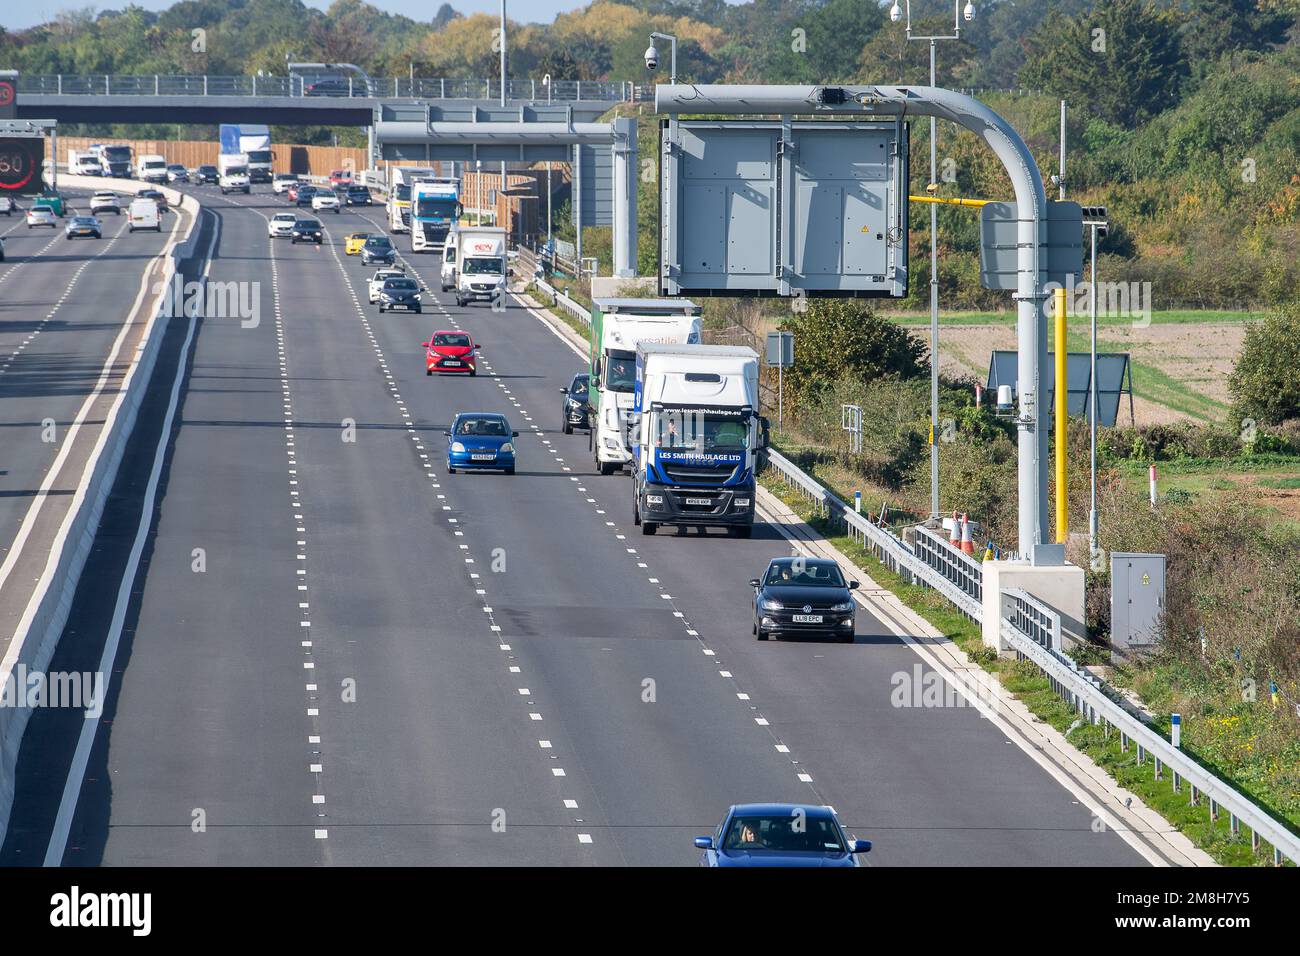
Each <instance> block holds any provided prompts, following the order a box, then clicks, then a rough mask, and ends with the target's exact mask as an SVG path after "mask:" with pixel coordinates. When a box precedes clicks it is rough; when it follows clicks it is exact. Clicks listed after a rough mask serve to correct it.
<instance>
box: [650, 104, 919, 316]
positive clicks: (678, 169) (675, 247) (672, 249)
mask: <svg viewBox="0 0 1300 956" xmlns="http://www.w3.org/2000/svg"><path fill="white" fill-rule="evenodd" d="M660 151H661V160H662V175H661V176H660V194H659V198H660V224H661V233H660V257H659V259H660V274H659V285H660V291H661V292H662V294H664V295H668V296H676V295H736V296H741V295H782V296H794V295H808V296H879V297H902V296H905V295H907V183H908V178H907V125H906V123H905V122H903V121H902V120H896V121H891V122H874V123H849V122H832V121H820V122H797V123H796V122H793V121H791V120H784V121H770V122H730V121H728V122H718V121H704V120H700V121H696V120H682V121H676V122H674V121H670V120H664V121H663V123H662V125H661V129H660Z"/></svg>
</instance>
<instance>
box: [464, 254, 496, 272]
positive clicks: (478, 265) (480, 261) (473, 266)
mask: <svg viewBox="0 0 1300 956" xmlns="http://www.w3.org/2000/svg"><path fill="white" fill-rule="evenodd" d="M460 268H461V271H462V272H464V273H465V275H467V276H474V275H491V276H499V275H501V272H502V269H501V260H500V259H499V258H493V257H490V256H489V257H486V258H478V257H475V258H473V259H464V260H462V261H461V264H460Z"/></svg>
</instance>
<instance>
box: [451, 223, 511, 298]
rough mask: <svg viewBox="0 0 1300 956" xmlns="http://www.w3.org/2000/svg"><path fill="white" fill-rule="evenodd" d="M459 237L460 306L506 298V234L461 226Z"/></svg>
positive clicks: (500, 230) (493, 228) (488, 228)
mask: <svg viewBox="0 0 1300 956" xmlns="http://www.w3.org/2000/svg"><path fill="white" fill-rule="evenodd" d="M455 236H456V286H455V288H456V304H457V305H459V306H463V305H465V304H466V303H467V302H476V301H487V302H495V301H496V300H498V299H499V300H500V301H501V304H502V305H505V295H506V231H505V229H503V228H501V227H500V226H459V227H457V228H456V231H455Z"/></svg>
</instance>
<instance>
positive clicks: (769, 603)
mask: <svg viewBox="0 0 1300 956" xmlns="http://www.w3.org/2000/svg"><path fill="white" fill-rule="evenodd" d="M758 606H759V607H761V608H762V609H763V610H764V611H779V610H781V609H782V608H783V607H785V605H784V604H782V603H781V602H780V601H773V600H772V599H771V598H763V600H762V601H760V602H759V605H758Z"/></svg>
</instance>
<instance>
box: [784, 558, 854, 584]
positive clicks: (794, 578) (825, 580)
mask: <svg viewBox="0 0 1300 956" xmlns="http://www.w3.org/2000/svg"><path fill="white" fill-rule="evenodd" d="M766 583H767V584H787V585H796V586H798V587H818V588H842V587H844V576H843V575H842V574H840V569H839V568H838V567H837V566H835V565H833V564H809V563H808V562H806V561H804V562H796V561H785V562H782V563H780V564H774V565H772V566H771V567H770V568H768V569H767V582H766Z"/></svg>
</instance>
